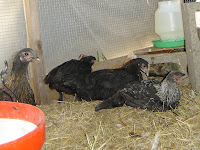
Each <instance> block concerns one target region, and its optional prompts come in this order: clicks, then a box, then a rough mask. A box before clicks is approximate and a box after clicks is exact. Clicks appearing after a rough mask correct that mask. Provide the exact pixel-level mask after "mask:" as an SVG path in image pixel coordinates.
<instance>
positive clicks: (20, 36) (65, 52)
mask: <svg viewBox="0 0 200 150" xmlns="http://www.w3.org/2000/svg"><path fill="white" fill-rule="evenodd" d="M171 1H176V0H171ZM159 2H164V0H140V1H137V0H131V1H129V0H117V1H116V0H101V1H99V0H93V1H87V0H68V1H66V0H7V1H3V0H1V1H0V12H1V13H0V41H1V42H0V43H1V47H0V60H1V63H0V70H3V69H4V68H5V64H4V61H5V60H7V61H8V72H7V74H5V75H4V76H3V78H4V79H5V80H6V78H8V77H9V75H10V72H11V68H12V62H13V58H14V56H15V54H16V52H18V51H19V50H21V49H23V48H26V47H29V48H32V49H33V50H34V51H35V52H36V53H37V55H38V57H39V60H34V61H32V62H31V63H30V68H29V75H30V83H31V86H32V88H33V91H34V94H35V99H36V103H37V104H38V105H37V106H36V107H38V108H40V109H41V110H42V111H43V112H44V113H45V119H46V122H45V124H46V140H45V142H44V144H43V147H42V150H61V149H63V150H64V149H66V150H68V149H72V150H75V149H76V150H79V149H80V150H82V149H84V150H87V149H89V150H97V149H98V150H100V149H103V150H109V149H120V150H125V149H127V150H129V149H130V150H131V149H152V150H155V149H194V150H197V149H199V148H200V141H199V138H200V132H199V129H200V121H199V120H200V115H199V112H200V111H199V109H200V94H199V89H200V66H199V64H200V59H199V58H200V42H199V39H200V3H199V2H198V0H179V2H180V6H181V15H182V16H181V19H182V24H183V26H182V27H183V32H184V35H183V39H184V40H183V42H184V44H183V45H181V46H175V47H173V46H172V47H155V45H154V44H155V43H154V42H153V41H155V40H159V39H160V35H159V34H157V33H156V31H155V26H156V24H155V13H156V10H157V9H158V7H159V5H158V4H159ZM176 21H177V20H176ZM175 41H178V40H175ZM81 54H84V55H92V56H94V57H96V59H97V61H96V62H95V63H94V65H93V66H92V70H93V71H96V70H100V69H114V68H119V67H120V66H121V65H122V64H124V63H125V62H127V61H129V60H131V59H134V58H143V59H145V60H146V61H148V63H149V64H150V74H154V75H155V74H156V76H149V77H148V78H149V79H155V80H159V81H161V80H162V79H163V77H164V76H165V75H166V74H167V73H169V72H170V71H181V72H183V73H184V74H185V76H184V78H183V79H182V80H181V81H180V82H179V83H178V86H179V89H180V92H181V100H180V105H179V107H178V108H176V109H174V110H169V111H166V112H152V111H148V110H144V109H140V108H133V107H130V106H122V107H119V108H113V109H106V110H101V111H98V112H95V111H94V108H95V106H96V105H97V104H99V103H100V101H91V102H90V101H85V100H83V101H78V100H77V99H76V97H75V96H73V95H68V94H65V95H64V101H62V102H59V101H58V97H59V93H58V92H57V91H56V90H51V89H50V88H49V87H48V85H46V84H44V81H43V80H44V78H45V76H46V75H47V74H48V73H49V72H50V71H51V70H52V69H53V68H55V67H57V66H59V65H60V64H62V63H64V62H66V61H69V60H71V59H78V58H79V56H80V55H81ZM1 85H2V84H1ZM27 115H28V114H27ZM0 146H1V145H0Z"/></svg>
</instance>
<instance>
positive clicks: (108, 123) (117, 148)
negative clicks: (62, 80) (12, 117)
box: [38, 86, 200, 150]
mask: <svg viewBox="0 0 200 150" xmlns="http://www.w3.org/2000/svg"><path fill="white" fill-rule="evenodd" d="M179 87H180V90H181V94H182V97H181V100H180V106H179V107H178V108H177V109H175V110H173V111H167V112H151V111H147V110H142V109H139V108H132V107H129V106H123V107H120V108H114V109H108V110H101V111H99V112H95V111H94V107H95V106H96V105H97V104H98V103H100V101H93V102H87V101H76V100H75V99H74V97H72V96H68V95H65V101H64V102H62V103H58V102H57V101H56V99H57V96H58V94H57V93H56V92H52V93H53V94H52V96H51V98H50V99H51V100H52V102H51V104H49V105H40V106H38V107H39V108H40V109H41V110H43V111H44V113H45V117H46V141H45V143H44V145H43V148H42V150H100V149H102V150H140V149H143V150H150V149H152V150H156V149H158V150H170V149H174V150H198V149H200V109H199V108H200V94H198V93H195V92H194V91H193V90H192V89H191V87H190V86H179Z"/></svg>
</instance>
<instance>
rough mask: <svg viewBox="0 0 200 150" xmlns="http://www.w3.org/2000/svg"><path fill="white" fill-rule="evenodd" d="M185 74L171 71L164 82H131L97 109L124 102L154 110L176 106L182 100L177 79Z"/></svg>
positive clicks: (115, 105)
mask: <svg viewBox="0 0 200 150" xmlns="http://www.w3.org/2000/svg"><path fill="white" fill-rule="evenodd" d="M183 75H184V74H183V73H181V72H171V73H169V74H168V75H167V76H166V77H165V78H164V80H163V81H162V82H160V81H156V80H144V81H142V82H141V83H138V82H133V83H129V84H127V85H126V86H125V88H123V89H121V90H119V91H118V92H116V93H115V94H114V95H113V96H112V97H110V98H108V99H107V100H104V101H103V102H102V103H101V104H99V105H97V106H96V108H95V110H96V111H99V110H101V109H108V108H114V107H119V106H122V103H123V104H126V105H128V106H131V107H140V108H142V109H147V110H152V111H166V110H169V109H171V108H176V107H177V106H178V104H179V100H180V91H179V88H178V86H177V81H178V80H179V79H180V78H181V77H182V76H183ZM117 104H118V105H117Z"/></svg>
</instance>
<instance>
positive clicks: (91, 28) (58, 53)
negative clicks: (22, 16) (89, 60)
mask: <svg viewBox="0 0 200 150" xmlns="http://www.w3.org/2000/svg"><path fill="white" fill-rule="evenodd" d="M157 2H158V0H140V1H138V0H92V1H88V0H68V1H66V0H38V7H39V14H40V15H39V16H40V28H41V37H42V44H43V54H44V58H45V67H46V72H48V71H50V70H51V69H52V68H53V67H55V66H57V65H59V64H61V63H63V62H64V61H67V60H69V59H72V58H78V56H79V55H80V54H86V55H94V56H97V52H98V53H99V55H101V54H103V55H105V57H106V58H107V59H112V58H116V57H120V56H124V55H127V54H129V53H130V52H132V51H134V50H136V49H140V48H145V47H149V46H152V42H151V41H152V40H154V39H156V38H158V36H157V35H156V34H155V32H154V13H155V10H156V9H157Z"/></svg>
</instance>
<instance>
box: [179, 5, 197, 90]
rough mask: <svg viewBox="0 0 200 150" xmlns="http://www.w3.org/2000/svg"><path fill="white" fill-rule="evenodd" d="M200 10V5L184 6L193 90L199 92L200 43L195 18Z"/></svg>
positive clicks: (185, 31) (186, 45) (183, 14)
mask: <svg viewBox="0 0 200 150" xmlns="http://www.w3.org/2000/svg"><path fill="white" fill-rule="evenodd" d="M198 10H200V3H184V4H182V16H183V27H184V34H185V47H186V54H187V60H188V72H189V77H190V82H191V84H192V88H193V89H194V90H197V91H199V90H200V41H199V37H198V32H197V27H196V18H195V12H196V11H198Z"/></svg>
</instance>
